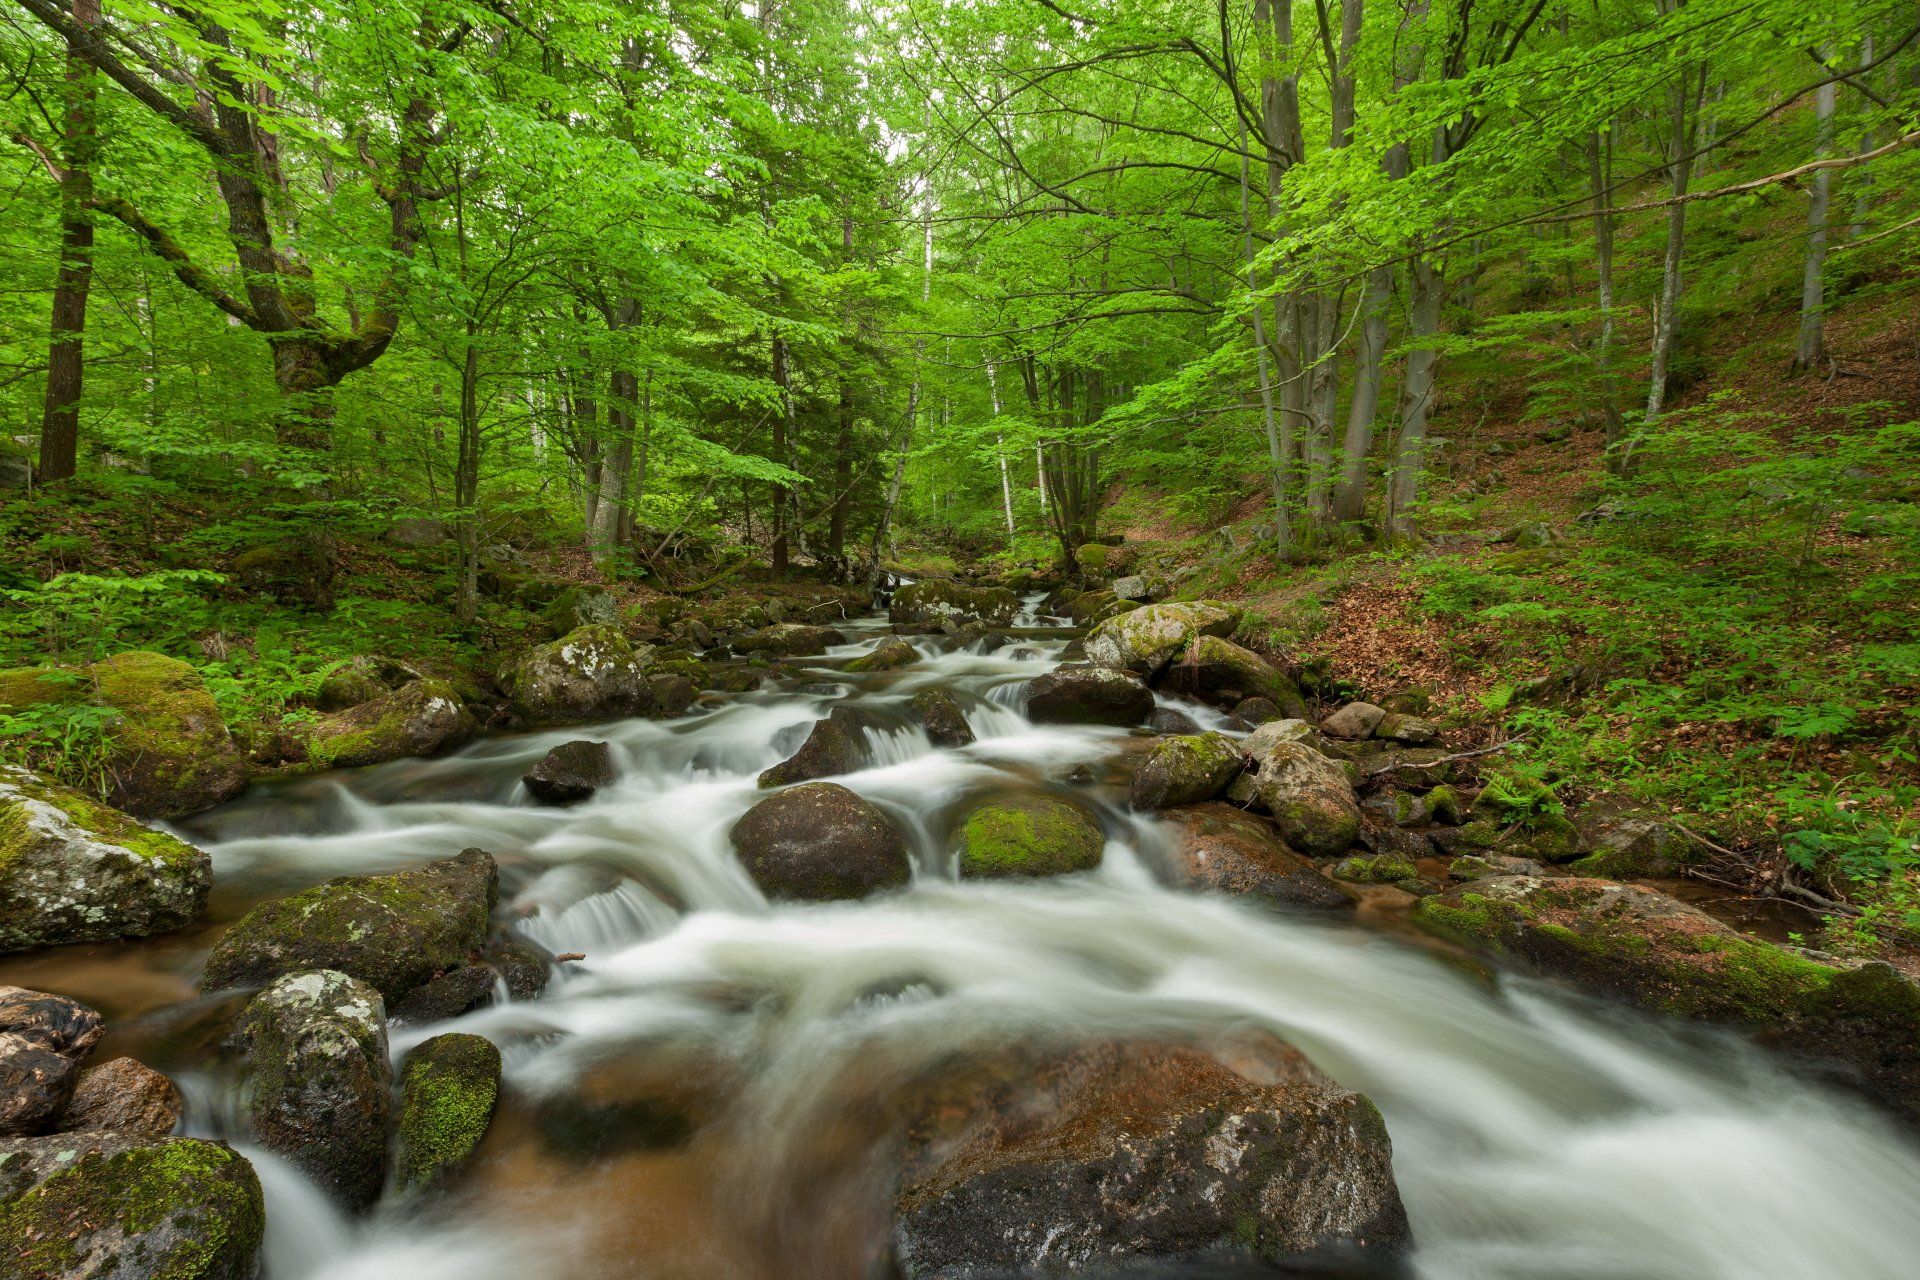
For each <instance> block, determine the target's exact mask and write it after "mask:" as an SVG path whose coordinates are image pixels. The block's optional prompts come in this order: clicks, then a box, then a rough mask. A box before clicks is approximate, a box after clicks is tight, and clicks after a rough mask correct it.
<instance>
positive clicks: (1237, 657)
mask: <svg viewBox="0 0 1920 1280" xmlns="http://www.w3.org/2000/svg"><path fill="white" fill-rule="evenodd" d="M1159 686H1160V687H1161V688H1163V689H1168V690H1171V691H1172V692H1174V693H1180V694H1185V695H1188V696H1190V697H1195V698H1199V699H1202V700H1203V701H1206V702H1211V703H1213V704H1215V705H1216V706H1234V705H1235V704H1237V703H1239V702H1240V701H1242V700H1243V699H1246V698H1248V697H1259V698H1266V699H1268V700H1270V701H1271V702H1272V703H1273V704H1274V705H1275V707H1277V708H1278V709H1279V712H1280V715H1279V716H1276V717H1274V718H1275V719H1281V718H1293V719H1305V718H1306V714H1307V701H1306V699H1305V698H1303V697H1302V696H1301V695H1300V690H1299V688H1298V687H1297V686H1296V685H1295V684H1294V683H1293V681H1292V680H1290V679H1288V678H1287V675H1286V673H1285V672H1284V671H1281V670H1280V669H1279V668H1278V667H1276V666H1274V665H1273V664H1272V663H1271V662H1268V661H1267V660H1266V659H1265V658H1263V657H1261V656H1260V655H1259V654H1257V653H1255V652H1253V650H1251V649H1245V648H1242V647H1241V646H1239V645H1237V644H1235V643H1234V642H1233V641H1231V640H1227V639H1223V638H1221V637H1220V636H1210V635H1199V636H1195V637H1194V638H1193V640H1192V642H1191V643H1189V644H1188V645H1187V647H1186V648H1185V649H1184V650H1183V651H1181V653H1180V655H1179V656H1178V657H1177V658H1176V659H1174V660H1173V661H1172V662H1171V663H1170V664H1169V665H1168V666H1167V667H1166V669H1165V670H1164V671H1162V672H1161V675H1160V681H1159Z"/></svg>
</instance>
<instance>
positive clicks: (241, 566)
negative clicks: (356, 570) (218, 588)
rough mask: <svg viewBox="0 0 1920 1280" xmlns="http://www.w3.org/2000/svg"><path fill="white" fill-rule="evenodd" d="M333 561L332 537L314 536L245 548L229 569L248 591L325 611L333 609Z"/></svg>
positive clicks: (283, 601)
mask: <svg viewBox="0 0 1920 1280" xmlns="http://www.w3.org/2000/svg"><path fill="white" fill-rule="evenodd" d="M334 560H335V556H334V547H333V541H332V539H330V538H328V537H326V536H325V535H311V536H305V537H295V538H283V539H281V540H280V541H278V542H269V543H266V544H265V545H263V546H258V547H254V548H252V549H250V550H247V551H243V552H241V553H240V554H239V555H237V556H235V557H234V558H233V563H232V564H231V565H230V566H228V571H229V572H230V573H231V574H232V575H233V578H234V580H235V581H236V582H238V583H239V584H240V586H241V587H242V588H244V589H245V590H247V591H252V592H255V593H257V594H260V595H269V596H272V597H273V598H274V599H275V600H278V601H279V602H280V603H281V604H297V605H304V606H305V607H307V608H309V609H319V610H321V611H323V612H324V611H325V610H328V609H331V608H333V578H334Z"/></svg>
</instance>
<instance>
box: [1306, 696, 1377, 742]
mask: <svg viewBox="0 0 1920 1280" xmlns="http://www.w3.org/2000/svg"><path fill="white" fill-rule="evenodd" d="M1386 716H1387V713H1386V710H1385V709H1384V708H1382V707H1376V706H1374V705H1373V704H1372V703H1371V702H1349V703H1348V704H1347V705H1346V706H1344V707H1341V708H1340V709H1339V710H1338V711H1335V712H1334V713H1333V714H1332V715H1329V716H1328V717H1327V718H1326V719H1324V720H1322V721H1321V722H1320V732H1322V733H1324V734H1327V735H1329V736H1331V737H1335V738H1370V737H1372V736H1373V731H1374V729H1375V728H1377V727H1378V726H1379V724H1380V722H1381V721H1382V720H1384V719H1386Z"/></svg>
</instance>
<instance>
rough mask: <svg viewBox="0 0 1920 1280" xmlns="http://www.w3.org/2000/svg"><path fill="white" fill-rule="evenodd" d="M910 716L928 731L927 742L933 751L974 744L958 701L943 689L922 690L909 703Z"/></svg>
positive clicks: (965, 716) (971, 729)
mask: <svg viewBox="0 0 1920 1280" xmlns="http://www.w3.org/2000/svg"><path fill="white" fill-rule="evenodd" d="M908 705H909V706H911V707H912V708H913V714H914V715H916V716H918V717H919V718H920V724H921V725H922V727H924V728H925V729H926V731H927V741H929V742H931V743H932V744H933V745H934V746H936V747H964V746H966V745H967V744H968V743H970V742H972V741H973V726H972V725H971V724H969V723H967V713H966V711H965V709H963V708H962V707H961V706H960V700H959V699H958V698H956V697H954V696H953V694H952V693H951V692H950V691H949V690H946V689H941V688H933V689H922V690H921V691H920V692H918V693H916V694H914V695H913V697H912V698H911V699H910V700H909V701H908Z"/></svg>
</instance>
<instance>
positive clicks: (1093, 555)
mask: <svg viewBox="0 0 1920 1280" xmlns="http://www.w3.org/2000/svg"><path fill="white" fill-rule="evenodd" d="M1073 558H1074V560H1075V562H1077V563H1078V564H1079V566H1080V567H1081V568H1082V569H1091V570H1093V571H1094V572H1095V573H1099V572H1101V571H1103V570H1104V569H1105V568H1106V567H1107V561H1109V560H1110V559H1112V558H1113V548H1111V547H1109V546H1108V545H1107V544H1106V543H1104V542H1089V543H1086V544H1085V545H1083V546H1080V547H1077V548H1075V550H1074V553H1073Z"/></svg>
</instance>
